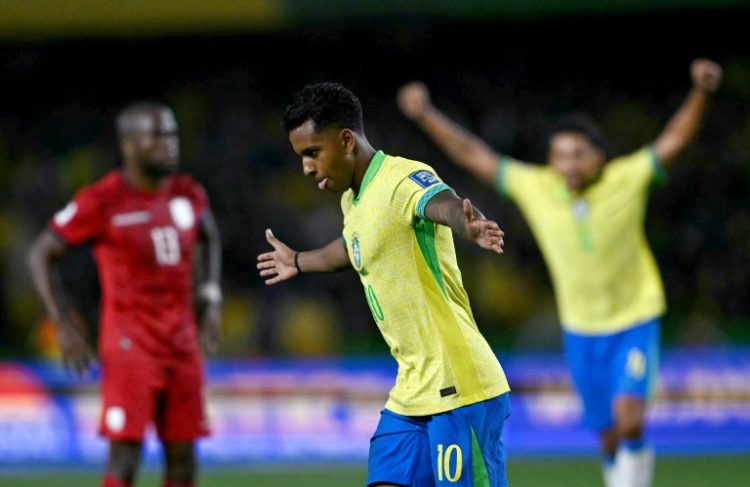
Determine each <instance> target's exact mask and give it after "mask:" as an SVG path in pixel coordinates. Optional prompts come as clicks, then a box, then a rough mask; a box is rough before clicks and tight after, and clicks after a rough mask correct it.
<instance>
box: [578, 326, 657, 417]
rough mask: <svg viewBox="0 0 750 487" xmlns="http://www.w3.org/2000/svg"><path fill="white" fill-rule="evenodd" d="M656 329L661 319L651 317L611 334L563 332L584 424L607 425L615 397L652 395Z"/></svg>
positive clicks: (655, 367) (647, 396) (655, 373)
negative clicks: (581, 406) (593, 334)
mask: <svg viewBox="0 0 750 487" xmlns="http://www.w3.org/2000/svg"><path fill="white" fill-rule="evenodd" d="M659 329H660V321H659V319H658V318H654V319H651V320H648V321H645V322H642V323H639V324H638V325H636V326H634V327H632V328H628V329H626V330H623V331H621V332H618V333H613V334H611V335H595V336H592V335H580V334H577V333H571V332H568V331H565V332H563V335H564V337H563V339H564V345H565V355H566V358H567V361H568V366H569V367H570V372H571V375H572V376H573V383H574V385H575V387H576V390H577V391H578V394H579V395H580V397H581V401H582V402H583V423H584V424H585V425H586V426H588V427H589V428H592V429H594V430H596V431H601V430H604V429H607V428H610V427H611V426H612V425H613V424H614V418H613V412H612V408H613V402H614V400H615V398H616V397H618V396H632V397H637V398H642V399H644V400H647V399H648V398H649V397H650V396H651V393H652V391H653V388H654V386H655V384H656V376H657V373H658V370H659Z"/></svg>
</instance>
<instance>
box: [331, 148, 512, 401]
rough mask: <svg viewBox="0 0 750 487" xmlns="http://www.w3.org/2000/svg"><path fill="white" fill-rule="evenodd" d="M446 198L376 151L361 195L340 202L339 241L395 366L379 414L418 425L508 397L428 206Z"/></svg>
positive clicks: (412, 165) (439, 187)
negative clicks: (421, 419) (419, 419)
mask: <svg viewBox="0 0 750 487" xmlns="http://www.w3.org/2000/svg"><path fill="white" fill-rule="evenodd" d="M445 190H450V188H449V187H448V186H446V185H445V184H443V182H442V181H441V180H440V179H439V178H438V177H437V175H436V174H435V172H434V170H433V169H432V168H431V167H430V166H428V165H426V164H423V163H421V162H416V161H410V160H407V159H403V158H400V157H391V156H387V155H385V154H384V153H383V152H382V151H378V152H377V153H376V154H375V156H374V157H373V159H372V161H371V162H370V165H369V167H368V169H367V172H366V173H365V176H364V178H363V181H362V185H361V187H360V189H359V192H358V194H355V193H354V191H353V190H352V189H350V190H348V191H347V192H346V193H344V195H343V196H342V198H341V208H342V210H343V213H344V230H343V239H344V244H345V245H346V249H347V252H348V254H349V260H350V261H351V264H352V266H353V267H354V269H355V270H356V271H357V273H358V274H359V277H360V279H361V281H362V286H363V287H364V289H365V296H366V298H367V302H368V304H369V306H370V310H371V311H372V315H373V317H374V318H375V322H376V323H377V326H378V328H379V329H380V332H381V333H382V334H383V338H385V341H386V343H387V344H388V346H389V347H390V351H391V354H392V355H393V357H394V358H395V359H396V361H397V362H398V375H397V377H396V384H395V386H394V387H393V389H391V391H390V395H389V400H388V402H387V404H386V408H388V409H389V410H391V411H393V412H395V413H398V414H403V415H406V416H424V415H430V414H437V413H440V412H444V411H449V410H452V409H456V408H459V407H461V406H465V405H468V404H473V403H475V402H479V401H483V400H486V399H490V398H493V397H496V396H499V395H500V394H502V393H504V392H507V391H508V390H509V387H508V383H507V381H506V379H505V374H504V373H503V369H502V367H501V366H500V363H499V362H498V360H497V357H496V356H495V354H494V353H493V352H492V349H490V346H489V344H488V343H487V341H486V340H485V339H484V337H483V336H482V335H481V333H480V332H479V329H478V328H477V325H476V323H475V322H474V317H473V316H472V314H471V308H470V306H469V299H468V296H467V295H466V291H465V290H464V288H463V284H462V281H461V273H460V271H459V269H458V265H457V263H456V254H455V249H454V247H453V235H452V232H451V230H450V228H449V227H446V226H444V225H438V224H436V223H433V222H431V221H428V220H427V219H426V218H425V215H424V209H425V206H426V205H427V202H428V201H429V200H430V199H431V198H432V197H433V196H434V195H436V194H438V193H440V192H441V191H445Z"/></svg>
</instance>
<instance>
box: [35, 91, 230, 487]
mask: <svg viewBox="0 0 750 487" xmlns="http://www.w3.org/2000/svg"><path fill="white" fill-rule="evenodd" d="M117 135H118V138H119V142H120V150H121V153H122V158H123V160H124V167H123V168H122V169H121V170H115V171H112V172H110V173H109V174H107V175H106V176H104V177H103V178H102V179H100V180H99V181H97V182H96V183H94V184H93V185H91V186H89V187H86V188H84V189H82V190H81V191H80V192H79V193H78V194H77V195H76V196H75V198H74V199H73V201H71V202H70V203H69V204H68V206H66V207H65V208H64V209H62V210H61V211H59V212H58V213H57V214H56V215H55V216H54V218H53V219H52V220H51V221H50V224H49V227H48V228H47V229H46V230H44V231H43V232H42V233H41V234H40V235H39V237H37V239H36V241H35V242H34V244H33V246H32V248H31V252H30V254H29V266H30V269H31V273H32V278H33V280H34V285H35V286H36V288H37V291H38V292H39V294H40V296H41V298H42V300H43V302H44V305H45V307H46V309H47V312H48V313H49V316H50V317H51V319H52V320H53V321H54V322H55V324H56V326H57V337H58V343H59V345H60V349H61V351H62V356H63V361H64V364H65V366H66V368H68V369H70V370H72V371H74V372H75V373H77V374H81V373H83V372H85V371H86V370H88V368H89V367H90V365H91V362H92V359H93V356H94V353H93V351H92V349H91V347H90V346H89V343H88V341H87V339H86V333H85V332H84V331H82V330H81V329H80V327H78V326H77V325H76V324H75V322H74V320H73V318H72V313H71V310H70V308H69V307H68V305H67V304H66V301H65V298H64V293H63V291H62V289H61V285H60V280H59V274H58V272H57V267H56V264H57V262H58V261H59V260H60V258H61V257H63V256H64V255H65V254H66V252H67V251H68V250H69V249H70V248H71V247H75V246H78V245H81V244H84V243H87V242H90V243H92V244H93V253H94V259H95V261H96V264H97V269H98V272H99V280H100V283H101V287H102V306H101V320H100V321H101V323H100V340H99V356H100V358H101V365H102V415H101V424H100V432H101V434H103V435H104V436H106V437H107V438H108V439H109V445H110V448H109V459H108V463H107V471H106V474H105V477H104V480H103V482H102V485H103V486H105V487H114V486H130V485H131V484H132V483H133V480H134V477H135V474H136V471H137V469H138V464H139V461H140V454H141V445H142V442H143V438H144V432H145V430H146V427H147V426H148V425H149V424H150V423H154V424H155V426H156V429H157V432H158V435H159V438H160V440H161V441H162V443H163V445H164V454H165V455H164V456H165V463H166V474H165V480H164V486H169V487H174V486H181V487H186V486H192V485H194V479H195V471H196V456H195V449H194V442H195V440H196V439H197V438H199V437H201V436H204V435H205V434H207V433H208V430H207V426H206V420H205V415H204V406H203V394H202V388H203V364H202V355H201V350H200V344H199V331H200V333H201V336H200V338H202V339H203V343H204V346H205V347H206V348H207V349H208V350H209V351H212V350H213V349H215V347H216V344H217V338H218V333H217V329H218V317H219V305H220V301H221V291H220V288H219V278H220V273H221V263H220V261H221V248H220V243H219V234H218V229H217V227H216V224H215V222H214V219H213V216H212V214H211V212H210V210H209V207H208V200H207V198H206V194H205V192H204V191H203V188H202V187H201V186H200V185H199V184H198V183H196V182H195V181H193V180H192V179H191V178H190V177H188V176H187V175H183V174H177V173H176V170H177V167H178V158H179V147H178V144H179V139H178V135H177V122H176V120H175V117H174V114H173V113H172V111H171V110H170V109H169V108H168V107H167V106H165V105H162V104H158V103H143V102H141V103H135V104H133V105H130V106H128V107H127V108H125V109H124V110H123V111H122V112H121V113H120V114H119V116H118V118H117ZM194 257H196V259H195V261H196V262H198V263H199V267H201V269H199V271H200V272H198V276H200V281H201V282H200V283H199V285H197V286H195V292H194V278H193V263H194ZM196 316H198V317H199V319H198V322H199V323H198V324H196Z"/></svg>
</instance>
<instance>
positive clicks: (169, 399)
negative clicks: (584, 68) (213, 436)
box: [99, 351, 209, 441]
mask: <svg viewBox="0 0 750 487" xmlns="http://www.w3.org/2000/svg"><path fill="white" fill-rule="evenodd" d="M151 423H153V424H154V425H155V426H156V431H157V434H158V435H159V438H160V439H161V440H162V441H193V440H195V439H196V438H199V437H201V436H205V435H207V434H208V432H209V430H208V425H207V421H206V416H205V412H204V404H203V360H202V358H201V355H200V353H195V354H192V355H184V356H180V357H175V358H168V359H156V358H152V357H142V356H140V357H136V356H135V354H128V353H123V352H120V351H116V352H113V353H108V354H106V355H104V356H102V414H101V420H100V425H99V433H100V434H101V435H102V436H106V437H107V438H109V439H110V440H118V441H119V440H122V441H143V438H144V435H145V433H146V428H147V427H148V425H149V424H151Z"/></svg>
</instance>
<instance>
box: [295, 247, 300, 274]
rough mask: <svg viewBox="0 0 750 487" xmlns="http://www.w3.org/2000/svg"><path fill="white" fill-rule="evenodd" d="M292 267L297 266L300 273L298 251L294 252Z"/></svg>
mask: <svg viewBox="0 0 750 487" xmlns="http://www.w3.org/2000/svg"><path fill="white" fill-rule="evenodd" d="M294 267H296V268H297V272H299V273H300V274H302V269H300V268H299V252H295V253H294Z"/></svg>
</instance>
